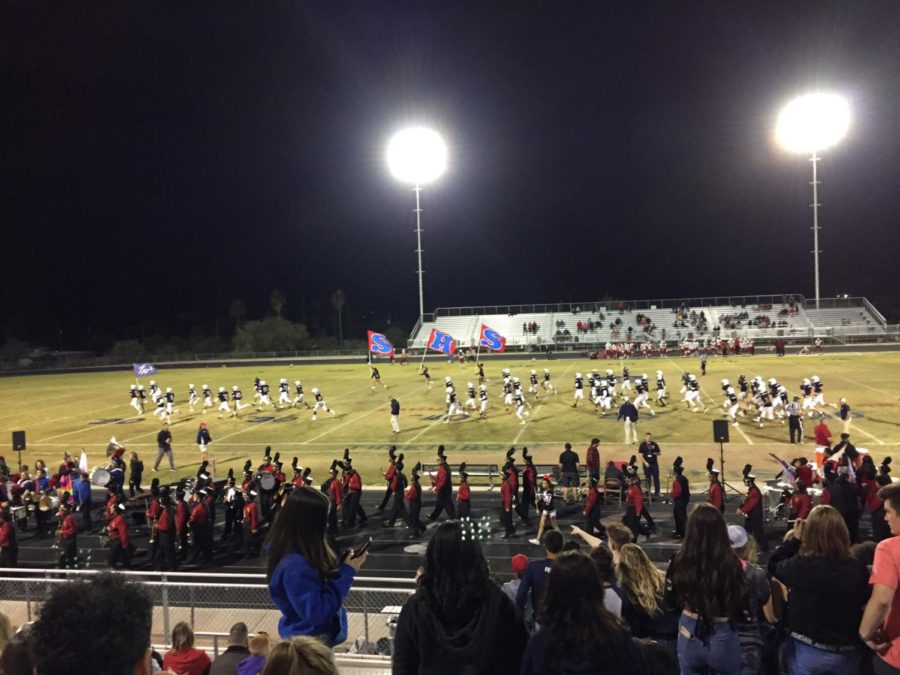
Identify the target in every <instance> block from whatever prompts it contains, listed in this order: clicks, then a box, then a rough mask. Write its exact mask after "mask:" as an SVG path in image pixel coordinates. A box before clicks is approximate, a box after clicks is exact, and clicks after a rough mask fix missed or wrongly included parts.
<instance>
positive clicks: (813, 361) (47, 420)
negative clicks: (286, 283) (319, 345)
mask: <svg viewBox="0 0 900 675" xmlns="http://www.w3.org/2000/svg"><path fill="white" fill-rule="evenodd" d="M621 365H622V364H621V363H614V364H610V363H608V362H605V361H589V360H587V359H581V360H566V359H563V360H554V361H546V360H542V359H539V360H537V361H535V362H530V361H515V360H501V359H490V360H488V361H487V362H486V374H487V376H488V378H489V381H488V387H489V392H490V394H491V405H492V408H491V409H490V410H489V419H488V420H487V421H484V422H479V421H476V419H475V418H473V419H470V420H466V421H456V422H452V423H450V424H443V423H441V421H440V418H439V417H438V416H439V415H440V414H441V413H442V412H443V407H444V406H443V401H444V392H443V387H442V386H441V385H442V383H443V378H444V376H445V375H450V376H451V377H452V378H453V379H454V382H455V384H456V386H457V390H458V391H460V393H461V394H462V398H463V400H464V399H465V384H466V382H467V381H469V380H475V369H474V367H473V366H470V365H467V366H465V367H460V366H458V365H456V364H453V365H448V364H447V363H446V362H441V361H433V362H429V366H430V370H431V374H432V377H433V379H434V388H433V389H432V390H430V391H429V390H428V388H427V387H426V386H425V383H424V380H423V378H422V377H421V376H420V375H418V374H417V365H416V364H410V365H408V366H400V365H394V366H391V365H388V364H381V365H380V370H381V373H382V381H383V382H384V383H385V384H387V386H388V388H389V389H388V391H387V392H385V391H384V390H383V389H381V388H380V387H379V389H378V390H377V391H374V392H373V391H372V390H371V387H370V381H369V379H368V376H369V370H368V367H367V366H366V365H365V364H361V363H358V362H356V363H349V362H348V363H344V364H337V365H335V364H303V365H293V366H290V365H288V364H275V363H273V364H272V365H270V366H266V367H208V368H194V369H171V370H166V369H162V370H160V372H159V373H158V374H157V375H156V376H154V379H155V380H156V381H157V383H158V384H159V385H160V386H161V387H162V388H163V389H164V388H165V387H167V386H171V387H173V389H174V390H175V393H176V396H177V398H176V410H177V413H176V415H175V416H174V418H173V426H172V435H173V438H174V443H173V446H174V448H175V461H176V464H177V466H178V467H179V470H178V472H177V474H175V475H176V476H181V475H185V474H188V473H191V474H193V473H194V472H195V471H196V468H197V466H198V463H199V453H198V451H197V449H196V445H194V439H195V436H196V432H197V427H198V423H199V422H200V420H205V421H206V422H207V424H208V426H209V428H210V431H211V433H212V436H213V445H212V450H211V454H210V456H211V458H212V459H215V460H216V474H217V476H220V477H221V476H224V475H225V473H226V470H227V468H228V467H233V468H234V469H235V471H236V472H238V471H239V470H240V467H241V465H242V464H243V462H244V460H245V459H247V458H248V457H249V458H251V459H252V460H253V462H254V465H256V464H257V463H258V462H259V461H260V460H261V457H262V449H263V448H264V447H265V446H266V445H271V446H272V449H273V451H278V452H280V453H281V456H282V458H283V461H284V462H285V466H286V468H287V467H289V465H290V461H291V458H292V457H295V456H296V457H298V458H299V463H300V465H301V466H311V467H312V469H313V476H314V478H315V479H316V480H317V482H318V481H320V480H322V479H324V478H325V472H326V469H327V467H328V465H329V464H330V463H331V459H332V458H333V457H338V456H340V454H341V453H342V452H343V450H344V448H345V447H349V448H350V449H351V451H352V453H353V457H354V465H355V466H357V468H358V469H359V470H360V472H361V473H362V475H363V478H364V480H366V481H367V482H368V483H369V484H377V485H379V486H380V485H382V482H381V481H380V480H379V475H378V471H379V469H381V468H382V467H384V466H385V464H386V459H385V456H386V450H387V447H388V446H389V445H390V444H392V443H395V444H396V445H397V446H398V448H399V450H400V451H401V452H404V453H405V454H406V457H407V467H411V466H412V464H413V463H414V462H415V461H416V460H421V461H423V462H432V461H433V460H434V449H435V447H436V446H437V445H438V444H439V443H443V444H444V445H445V446H446V447H447V454H448V456H449V458H450V461H451V463H452V464H454V465H456V464H458V463H459V462H461V461H467V462H469V463H483V462H494V463H502V460H503V455H504V452H505V451H506V449H507V448H509V447H510V446H515V447H516V448H517V449H520V448H521V447H522V446H528V448H529V451H530V452H531V453H532V454H533V455H534V456H535V458H536V461H537V462H538V463H545V462H546V463H549V462H555V461H556V458H557V457H558V455H559V452H560V451H561V449H562V445H563V443H565V442H566V441H570V442H571V443H572V444H573V446H574V447H575V449H576V450H578V451H579V453H582V452H583V450H584V448H585V447H586V446H587V444H588V442H589V441H590V439H591V437H592V436H597V437H598V438H600V439H601V441H602V447H601V458H602V459H603V460H604V461H605V460H606V459H627V457H628V456H629V455H630V454H632V452H633V450H634V448H632V447H631V446H626V445H624V444H623V443H622V439H623V433H622V428H621V425H620V424H618V423H615V422H614V421H613V420H612V419H611V418H607V419H600V418H599V417H598V416H597V415H596V414H595V413H594V412H593V406H591V405H590V404H587V405H585V404H584V403H582V404H580V405H579V407H578V408H577V409H573V408H572V407H571V403H572V386H573V385H572V380H573V376H574V374H575V372H576V371H581V372H583V373H586V372H587V371H589V370H591V369H592V368H595V367H596V368H598V369H599V370H600V372H601V373H602V372H604V370H605V369H606V368H607V367H612V368H613V369H614V370H615V372H616V374H617V375H620V374H621ZM628 365H629V368H630V370H631V373H632V375H639V374H640V373H642V372H646V373H647V374H648V375H650V378H651V381H652V380H653V378H654V374H655V371H656V370H657V369H662V370H663V372H664V373H665V376H666V379H667V382H668V385H669V391H670V396H671V401H672V402H671V405H670V406H669V407H667V408H662V409H659V408H657V416H656V418H651V417H650V416H649V415H648V414H643V413H642V415H641V420H640V422H639V423H638V431H639V433H640V434H643V433H644V432H646V431H651V432H652V433H653V434H654V436H655V437H656V440H657V441H658V442H659V443H660V445H661V447H662V450H663V453H664V454H663V458H662V459H663V466H664V467H668V466H669V465H670V464H671V462H672V460H673V459H674V458H675V456H676V455H678V454H680V455H682V456H684V458H685V462H686V465H687V468H688V470H689V474H690V475H692V476H693V477H695V478H696V477H698V476H699V475H701V473H702V471H703V466H704V464H705V460H706V457H707V456H713V457H715V458H716V461H717V462H718V446H717V445H715V444H713V443H710V442H709V441H710V439H711V437H712V429H711V427H712V424H711V421H712V420H713V419H718V418H720V417H721V409H720V408H719V406H720V404H721V399H722V397H721V395H720V390H719V381H720V380H721V378H723V377H727V378H729V379H730V380H731V381H732V382H733V383H735V382H736V380H737V376H738V374H739V373H741V372H743V373H744V374H745V375H746V376H747V377H748V378H752V377H753V376H755V375H761V376H762V377H763V378H765V379H768V378H769V377H772V376H774V377H776V378H778V380H779V382H781V383H782V384H784V385H785V386H786V387H787V388H788V389H789V390H790V391H792V392H793V391H795V390H796V388H797V385H798V384H799V382H800V380H801V379H802V378H803V377H809V376H811V375H813V374H815V375H818V376H819V377H820V378H821V379H822V381H823V383H824V384H825V393H826V401H827V402H836V401H837V400H838V398H839V397H840V396H845V397H847V399H848V400H849V402H850V405H851V407H852V408H853V410H854V414H855V417H854V420H853V429H852V436H851V438H852V440H853V442H854V443H855V444H856V445H857V446H858V447H865V448H868V449H869V450H870V451H871V452H872V453H873V454H874V456H875V457H876V460H877V461H879V462H880V460H881V458H882V457H883V456H884V455H888V454H895V453H896V452H897V450H898V447H900V415H898V413H900V406H898V402H900V389H898V384H897V382H898V379H897V374H898V373H900V352H881V353H867V354H849V353H848V354H825V355H820V356H811V357H800V356H789V357H786V358H781V359H777V358H775V357H772V356H755V357H742V358H729V359H722V358H721V357H716V358H712V359H710V362H709V366H708V374H707V375H706V377H705V378H701V380H702V385H703V393H704V399H705V400H706V401H707V402H708V404H709V407H710V409H709V412H707V413H705V414H701V413H690V412H687V411H686V410H685V409H684V407H683V405H681V404H680V399H681V396H680V394H679V393H678V389H679V388H680V375H681V372H682V369H691V370H692V372H697V373H699V365H698V362H697V359H682V358H679V357H673V358H668V359H649V360H645V361H634V362H630V363H629V364H628ZM503 367H509V368H511V369H512V371H513V374H514V375H517V376H519V377H520V378H521V379H522V381H523V384H525V386H526V387H527V377H528V373H529V370H530V369H531V368H532V367H535V368H537V369H538V371H539V372H540V370H541V369H542V368H544V367H549V368H550V371H551V374H552V376H553V381H554V383H555V384H556V386H557V388H558V389H559V395H558V396H556V397H550V398H549V399H545V398H542V399H541V400H539V401H532V404H533V406H534V407H533V409H532V414H531V417H530V420H531V421H530V422H529V423H528V424H527V425H524V426H522V425H520V424H519V421H518V419H516V417H515V416H514V415H513V413H512V412H510V413H508V414H506V413H504V409H503V405H502V400H501V399H500V398H499V394H500V380H501V378H500V369H501V368H503ZM256 376H260V377H262V378H264V379H266V380H267V381H268V382H269V383H270V385H275V386H273V387H272V391H273V393H272V398H273V399H275V400H277V382H278V380H279V378H280V377H286V378H288V380H289V381H290V382H291V383H293V381H294V380H295V379H297V378H300V379H301V380H302V381H303V383H304V387H305V390H306V393H307V397H308V398H311V397H310V394H309V392H310V390H311V389H312V388H313V387H316V386H317V387H319V388H320V389H322V392H323V394H324V395H325V398H326V400H327V402H328V404H329V405H330V406H331V407H333V408H334V409H335V410H336V411H337V417H332V416H330V415H328V414H321V413H320V414H319V419H318V421H316V422H312V421H311V419H310V413H309V411H307V410H306V409H305V408H301V409H287V410H284V411H278V412H273V411H272V410H271V409H270V410H268V411H261V412H256V411H255V408H247V409H246V410H244V411H243V412H242V416H241V417H240V418H238V419H223V420H220V419H218V416H217V414H216V413H215V412H212V413H206V414H203V413H202V412H200V411H199V409H198V412H195V413H191V412H190V411H189V408H188V407H187V404H186V400H187V385H188V383H193V384H194V385H196V387H197V389H198V392H199V390H200V386H201V385H202V384H209V385H210V386H211V387H212V388H213V391H215V390H216V388H217V387H219V386H226V387H227V388H228V389H230V388H231V385H233V384H238V385H240V386H241V388H242V390H243V391H244V395H245V402H252V394H253V387H252V382H253V378H254V377H256ZM132 383H134V378H133V377H132V375H131V373H130V371H124V372H121V373H90V374H67V375H34V376H27V377H17V378H2V379H0V430H2V431H4V432H6V433H9V431H10V430H12V429H25V430H26V431H27V433H28V451H27V452H26V453H24V454H23V463H26V464H28V465H33V463H34V460H35V459H37V458H43V459H44V460H45V461H47V463H48V464H49V465H53V464H55V460H56V459H57V458H59V457H61V456H62V454H63V452H64V451H69V452H71V453H73V454H75V455H76V456H77V454H78V453H80V452H81V449H82V448H85V449H86V450H87V452H88V457H89V460H90V463H91V465H92V466H97V465H100V464H103V463H104V461H105V456H104V449H105V447H106V443H107V442H108V440H109V438H110V436H115V437H116V438H117V439H118V441H119V442H120V443H121V444H123V445H124V446H125V447H126V448H127V449H128V450H135V451H137V452H138V453H139V454H140V455H141V457H142V458H143V460H144V463H145V466H146V469H147V471H146V474H145V482H146V483H149V475H150V471H149V469H150V466H151V465H152V462H153V460H154V459H155V456H156V443H155V438H156V433H157V431H158V430H159V427H160V424H159V422H158V421H157V418H155V417H153V415H152V414H151V411H150V410H149V409H148V411H147V413H146V414H145V415H144V416H143V417H140V418H137V417H135V416H134V411H133V409H132V408H131V407H130V406H129V395H128V386H129V385H130V384H132ZM142 383H143V384H145V385H146V384H148V383H149V379H145V380H142ZM653 386H654V385H652V384H651V404H652V405H654V407H656V406H655V403H654V401H653V394H652V388H653ZM389 393H390V394H393V395H395V396H396V397H397V398H398V400H399V401H400V403H401V405H402V413H401V426H402V429H403V431H402V432H401V433H400V434H399V435H396V436H395V435H393V434H392V433H391V429H390V423H389V417H388V414H389V413H388V394H389ZM201 406H202V402H201ZM812 426H813V424H809V423H807V432H808V434H809V435H810V436H811V433H812ZM830 427H831V430H832V432H834V434H835V437H836V436H837V434H838V432H839V431H840V424H839V422H838V421H837V420H835V421H832V422H831V423H830ZM731 432H732V433H731V443H730V444H729V445H727V446H726V469H727V475H728V477H730V478H737V476H738V472H739V470H740V468H741V467H742V466H743V465H744V463H746V462H751V463H753V464H754V466H755V467H757V468H756V472H757V475H759V476H761V477H763V478H768V477H770V476H771V475H772V474H774V473H775V471H777V466H776V465H775V464H774V463H773V462H772V461H771V460H770V458H769V457H768V453H769V452H775V453H776V454H778V455H779V456H782V457H784V458H790V457H792V456H797V455H800V454H805V455H807V456H811V455H812V454H813V448H812V444H811V443H807V444H806V445H805V446H801V447H799V448H798V447H793V448H792V447H791V446H789V445H788V443H787V441H788V431H787V428H786V426H780V425H776V426H773V427H769V428H765V429H757V428H756V427H755V426H753V424H752V423H750V421H749V419H748V421H747V423H745V424H742V425H741V427H740V429H739V430H736V429H734V428H732V429H731ZM7 460H8V461H9V463H10V464H13V463H14V460H15V456H14V453H11V452H10V453H7ZM160 475H161V476H165V477H166V478H169V477H170V474H168V472H166V473H163V474H160Z"/></svg>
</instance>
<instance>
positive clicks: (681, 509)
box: [672, 457, 691, 539]
mask: <svg viewBox="0 0 900 675" xmlns="http://www.w3.org/2000/svg"><path fill="white" fill-rule="evenodd" d="M672 471H674V472H675V480H674V481H672V504H673V512H674V513H673V515H674V517H675V531H674V532H672V536H674V537H675V538H676V539H681V538H682V537H684V527H685V525H686V524H687V505H688V502H690V501H691V488H690V484H689V483H688V479H687V478H686V477H685V475H684V460H683V459H682V458H681V457H676V458H675V462H673V464H672Z"/></svg>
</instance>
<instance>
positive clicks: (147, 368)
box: [131, 363, 156, 377]
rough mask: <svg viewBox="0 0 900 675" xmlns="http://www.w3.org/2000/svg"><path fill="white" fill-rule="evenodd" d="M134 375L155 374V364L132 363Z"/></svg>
mask: <svg viewBox="0 0 900 675" xmlns="http://www.w3.org/2000/svg"><path fill="white" fill-rule="evenodd" d="M131 365H132V367H133V368H134V376H135V377H144V376H146V375H156V366H154V365H153V364H152V363H132V364H131Z"/></svg>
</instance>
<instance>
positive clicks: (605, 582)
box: [588, 545, 626, 619]
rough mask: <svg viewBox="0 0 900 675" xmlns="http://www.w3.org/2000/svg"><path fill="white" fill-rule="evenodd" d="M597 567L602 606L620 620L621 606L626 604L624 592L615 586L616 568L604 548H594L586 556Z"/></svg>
mask: <svg viewBox="0 0 900 675" xmlns="http://www.w3.org/2000/svg"><path fill="white" fill-rule="evenodd" d="M588 555H590V557H591V560H593V561H594V565H595V566H596V567H597V574H599V575H600V584H601V585H602V586H603V606H604V607H606V609H608V610H609V611H610V612H612V614H613V615H614V616H615V617H616V618H617V619H621V618H622V606H623V604H624V603H625V602H626V600H625V592H624V591H623V590H622V589H621V588H619V587H618V586H617V585H616V568H615V564H614V563H613V556H612V553H610V552H609V549H608V548H606V547H605V546H601V545H598V546H594V547H592V548H591V551H590V553H589V554H588Z"/></svg>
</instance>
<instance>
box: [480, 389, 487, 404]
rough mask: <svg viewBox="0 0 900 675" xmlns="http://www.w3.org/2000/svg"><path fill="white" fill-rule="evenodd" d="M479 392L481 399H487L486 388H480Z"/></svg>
mask: <svg viewBox="0 0 900 675" xmlns="http://www.w3.org/2000/svg"><path fill="white" fill-rule="evenodd" d="M479 393H480V395H481V400H482V401H487V400H488V393H487V389H482V390H481V391H480V392H479Z"/></svg>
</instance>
